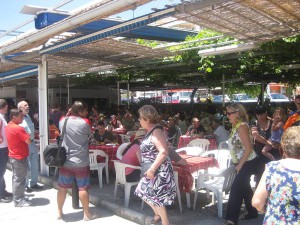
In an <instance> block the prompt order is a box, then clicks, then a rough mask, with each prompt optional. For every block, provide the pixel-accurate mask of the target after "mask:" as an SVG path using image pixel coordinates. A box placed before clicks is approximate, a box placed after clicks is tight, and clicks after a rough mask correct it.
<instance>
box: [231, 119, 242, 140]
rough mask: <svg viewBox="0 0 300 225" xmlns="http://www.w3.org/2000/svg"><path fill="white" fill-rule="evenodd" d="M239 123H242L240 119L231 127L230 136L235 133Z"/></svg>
mask: <svg viewBox="0 0 300 225" xmlns="http://www.w3.org/2000/svg"><path fill="white" fill-rule="evenodd" d="M241 123H242V122H241V121H239V122H237V124H236V125H235V126H234V127H233V128H232V130H231V133H230V138H232V136H233V135H234V134H235V132H236V130H237V129H238V128H239V126H240V125H241Z"/></svg>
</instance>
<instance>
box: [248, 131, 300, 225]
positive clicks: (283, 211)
mask: <svg viewBox="0 0 300 225" xmlns="http://www.w3.org/2000/svg"><path fill="white" fill-rule="evenodd" d="M299 133H300V127H299V126H295V127H290V128H288V129H287V130H286V131H285V132H284V134H283V136H282V138H281V147H282V148H283V156H284V157H285V158H284V159H281V160H279V161H273V162H270V163H268V164H267V166H266V170H265V172H264V173H263V175H262V178H261V180H260V182H259V184H258V187H257V189H256V191H255V193H254V196H253V199H252V205H253V206H254V207H255V208H256V209H257V210H258V211H260V212H265V211H266V214H265V218H264V222H263V224H264V225H269V224H270V225H271V224H272V225H279V224H284V225H294V224H300V135H299Z"/></svg>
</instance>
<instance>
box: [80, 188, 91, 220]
mask: <svg viewBox="0 0 300 225" xmlns="http://www.w3.org/2000/svg"><path fill="white" fill-rule="evenodd" d="M79 199H80V202H81V204H82V208H83V218H84V219H88V220H91V219H93V218H92V217H93V215H92V214H91V213H90V209H89V193H88V192H87V190H79Z"/></svg>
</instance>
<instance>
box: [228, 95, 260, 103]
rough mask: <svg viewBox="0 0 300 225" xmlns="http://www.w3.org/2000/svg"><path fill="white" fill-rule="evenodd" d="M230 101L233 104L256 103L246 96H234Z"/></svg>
mask: <svg viewBox="0 0 300 225" xmlns="http://www.w3.org/2000/svg"><path fill="white" fill-rule="evenodd" d="M232 100H233V101H234V102H257V98H252V97H250V96H249V95H247V94H234V95H233V99H232Z"/></svg>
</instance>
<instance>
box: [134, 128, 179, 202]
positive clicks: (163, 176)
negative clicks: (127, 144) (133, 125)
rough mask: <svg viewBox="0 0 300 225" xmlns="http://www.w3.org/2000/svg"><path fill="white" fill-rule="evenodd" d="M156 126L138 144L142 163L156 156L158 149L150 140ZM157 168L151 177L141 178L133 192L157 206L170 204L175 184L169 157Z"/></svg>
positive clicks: (153, 159)
mask: <svg viewBox="0 0 300 225" xmlns="http://www.w3.org/2000/svg"><path fill="white" fill-rule="evenodd" d="M157 128H159V129H160V128H161V126H156V127H154V128H153V129H152V130H151V131H150V132H149V133H148V134H147V135H146V136H145V137H144V139H143V142H142V143H141V145H140V149H141V158H142V164H143V163H153V162H154V161H155V159H156V157H157V154H158V151H157V149H156V147H155V145H154V144H153V143H152V142H151V137H152V132H153V130H154V129H157ZM157 170H158V174H157V175H156V176H155V177H154V178H153V179H147V178H146V177H142V178H141V180H140V182H139V184H138V186H137V188H136V190H135V194H136V195H137V196H139V197H140V198H141V199H143V200H144V201H147V202H148V203H150V204H152V205H154V206H157V207H162V206H166V205H171V204H173V202H174V199H175V197H176V184H175V179H174V175H173V169H172V164H171V161H170V158H169V157H166V158H165V160H164V161H163V163H162V164H161V165H160V166H159V168H158V169H157Z"/></svg>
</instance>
